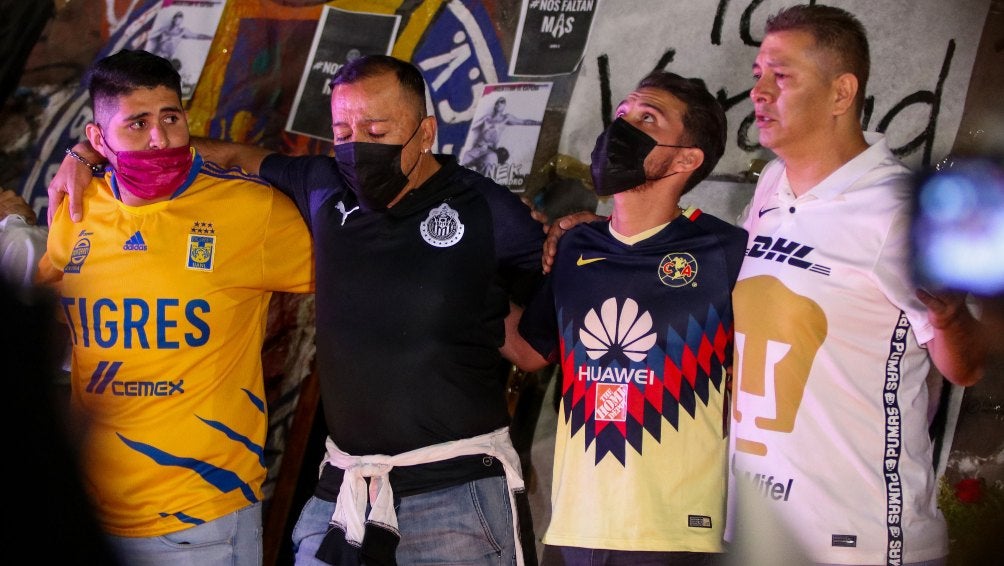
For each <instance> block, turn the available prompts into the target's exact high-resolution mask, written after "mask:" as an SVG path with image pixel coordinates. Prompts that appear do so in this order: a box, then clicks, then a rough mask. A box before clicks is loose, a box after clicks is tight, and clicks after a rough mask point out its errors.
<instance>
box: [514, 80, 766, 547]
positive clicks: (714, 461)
mask: <svg viewBox="0 0 1004 566" xmlns="http://www.w3.org/2000/svg"><path fill="white" fill-rule="evenodd" d="M684 124H686V125H687V126H685V125H684ZM725 136H726V127H725V116H724V113H723V111H722V109H721V108H720V106H719V105H718V103H717V102H716V101H715V99H714V97H713V96H712V95H711V94H709V93H708V92H707V90H706V89H705V88H704V85H703V83H701V82H700V81H695V80H690V79H685V78H683V77H679V76H677V75H674V74H672V73H667V72H663V71H656V72H654V73H652V74H650V75H648V76H647V77H645V78H644V79H643V80H642V81H641V82H640V83H639V85H638V87H637V88H636V90H635V91H633V92H632V93H630V94H629V95H628V96H627V97H626V98H625V100H624V101H623V102H621V104H620V105H619V106H618V109H617V115H616V119H615V120H614V122H613V123H612V124H611V126H610V127H609V128H608V129H607V130H606V131H605V132H604V133H603V134H601V135H600V136H599V138H598V139H597V143H596V148H595V149H594V151H593V155H592V176H593V182H594V186H595V189H596V191H597V194H599V195H600V196H607V195H613V204H614V206H613V215H612V216H611V218H610V219H609V221H605V220H603V221H597V222H592V223H586V224H580V225H578V226H576V227H574V228H572V229H571V230H569V231H568V233H567V234H565V235H564V236H563V237H562V239H561V240H560V241H559V243H558V251H557V255H556V257H555V260H554V263H553V267H552V269H551V274H550V277H549V278H548V280H547V283H546V285H545V288H544V289H543V291H542V292H541V293H540V294H539V295H538V296H537V297H536V298H535V299H534V301H533V302H532V303H531V304H530V305H529V306H528V307H527V309H526V311H525V312H524V314H523V318H522V320H521V323H520V327H519V328H520V333H521V334H522V335H523V337H524V338H525V339H526V341H527V342H528V343H529V344H530V345H531V346H532V350H534V351H535V352H536V353H538V354H539V356H540V357H541V358H546V359H548V360H550V361H555V362H557V363H558V364H560V367H561V370H562V371H561V373H562V381H561V385H560V388H561V404H560V408H559V415H558V430H557V434H556V441H555V457H554V476H553V477H554V485H553V487H552V511H551V522H550V525H549V526H548V528H547V532H546V534H545V535H544V543H545V550H544V556H543V561H544V563H545V564H576V563H579V564H581V563H584V562H582V561H583V560H587V557H592V558H594V559H595V558H597V557H607V558H608V559H609V560H619V561H621V562H623V561H624V560H628V561H631V563H641V562H644V561H651V562H645V563H653V564H708V563H711V562H712V561H714V560H715V559H716V558H718V557H719V556H720V554H719V553H721V552H722V549H723V547H722V529H723V527H724V512H725V457H726V448H727V444H726V436H727V432H726V430H725V427H724V421H723V415H724V407H725V403H726V398H727V395H726V390H727V378H726V373H727V371H726V370H727V368H728V367H729V365H730V364H731V349H732V306H731V291H732V286H733V284H734V282H735V280H736V277H737V276H738V273H739V266H740V263H741V261H742V256H743V250H744V246H745V240H746V232H745V231H744V230H742V229H741V228H738V227H736V226H734V225H732V224H729V223H728V222H725V221H722V220H719V219H717V218H715V217H713V216H711V215H707V214H703V213H702V212H701V211H700V210H697V209H693V208H692V209H689V210H686V211H684V210H682V209H681V208H680V207H679V200H680V196H681V195H683V194H684V193H685V192H687V191H688V190H690V189H691V188H692V187H694V186H695V185H696V184H697V183H698V182H700V181H701V180H703V179H704V178H705V177H706V176H707V174H708V173H709V172H710V171H711V170H712V169H713V168H714V166H715V164H716V163H717V161H718V158H719V157H720V156H721V155H722V152H723V151H724V144H725ZM530 358H532V356H530ZM538 362H539V360H538ZM529 367H530V368H531V369H532V368H533V367H535V366H533V365H532V364H531V365H529ZM586 510H588V511H586ZM640 561H641V562H640ZM598 563H607V562H605V561H602V560H601V562H598ZM624 563H627V562H624Z"/></svg>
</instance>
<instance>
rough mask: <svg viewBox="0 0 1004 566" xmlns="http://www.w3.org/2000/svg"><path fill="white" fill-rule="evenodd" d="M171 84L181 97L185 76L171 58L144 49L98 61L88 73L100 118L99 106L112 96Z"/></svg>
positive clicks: (95, 111) (89, 83) (127, 50)
mask: <svg viewBox="0 0 1004 566" xmlns="http://www.w3.org/2000/svg"><path fill="white" fill-rule="evenodd" d="M160 86H163V87H167V88H169V89H171V90H173V91H174V92H176V93H177V94H178V100H181V76H180V75H179V74H178V70H177V69H175V68H174V65H172V64H171V62H170V61H168V60H167V59H165V58H163V57H160V56H158V55H154V54H153V53H150V52H149V51H143V50H140V49H135V50H133V49H123V50H121V51H119V52H118V53H115V54H113V55H109V56H107V57H105V58H103V59H100V60H99V61H98V62H97V63H95V64H94V65H93V66H92V67H91V70H90V71H89V72H88V79H87V90H88V92H90V95H91V104H92V105H93V107H94V113H95V120H97V113H98V107H99V106H102V105H104V104H105V103H106V101H108V100H109V99H118V97H120V96H123V95H126V94H129V93H131V92H133V91H135V90H138V89H141V88H151V89H152V88H157V87H160Z"/></svg>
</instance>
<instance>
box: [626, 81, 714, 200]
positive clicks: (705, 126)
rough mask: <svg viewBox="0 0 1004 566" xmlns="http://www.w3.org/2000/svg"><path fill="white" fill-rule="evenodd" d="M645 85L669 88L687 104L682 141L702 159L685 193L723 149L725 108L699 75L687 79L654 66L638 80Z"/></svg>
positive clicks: (712, 165) (669, 90)
mask: <svg viewBox="0 0 1004 566" xmlns="http://www.w3.org/2000/svg"><path fill="white" fill-rule="evenodd" d="M644 87H648V88H657V89H659V90H663V91H665V92H668V93H669V94H672V95H673V96H675V97H676V98H679V99H680V102H683V103H684V104H686V105H687V110H686V112H684V114H683V129H684V138H685V139H683V140H681V143H683V144H686V145H692V146H694V147H697V148H698V149H700V150H701V151H702V152H704V162H703V163H701V166H700V167H698V168H697V169H695V170H694V172H693V173H691V174H690V178H689V179H687V183H686V184H685V185H684V186H683V194H686V193H687V192H688V191H690V189H692V188H694V187H695V186H697V184H698V183H700V182H701V181H703V180H704V179H706V178H707V176H708V175H710V174H711V172H712V171H713V170H714V169H715V166H716V165H718V160H719V159H721V157H722V155H723V154H724V153H725V140H726V138H727V137H728V131H727V128H728V126H727V121H726V119H725V111H724V110H722V106H721V104H719V103H718V100H716V99H715V97H714V96H713V95H712V94H711V93H710V92H708V88H707V87H706V86H705V84H704V81H703V80H701V79H688V78H685V77H681V76H680V75H677V74H676V73H670V72H668V71H662V70H655V71H652V72H651V73H649V74H648V75H646V76H645V78H643V79H642V80H641V81H639V82H638V87H637V88H644Z"/></svg>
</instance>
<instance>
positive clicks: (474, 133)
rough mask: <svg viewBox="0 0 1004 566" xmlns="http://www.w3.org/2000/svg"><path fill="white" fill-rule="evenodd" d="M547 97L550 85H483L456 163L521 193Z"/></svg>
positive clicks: (531, 162) (545, 108) (531, 165)
mask: <svg viewBox="0 0 1004 566" xmlns="http://www.w3.org/2000/svg"><path fill="white" fill-rule="evenodd" d="M550 95H551V83H503V84H489V85H485V87H484V90H483V91H482V93H481V98H480V99H479V100H478V106H477V110H475V113H474V119H473V120H472V121H471V127H470V129H469V130H468V131H467V141H466V142H464V148H463V151H462V152H461V153H460V164H461V165H463V166H464V167H467V168H468V169H473V170H474V171H477V172H479V173H481V174H482V175H484V176H486V177H488V178H490V179H494V180H495V182H496V183H498V184H500V185H505V186H506V187H509V190H511V191H512V192H514V193H521V192H523V191H524V190H525V188H524V186H523V185H524V180H525V178H526V176H527V175H529V174H530V171H531V169H532V167H533V155H534V153H535V152H536V149H537V138H538V137H539V136H540V124H541V122H542V121H543V118H544V111H545V110H547V99H548V97H549V96H550Z"/></svg>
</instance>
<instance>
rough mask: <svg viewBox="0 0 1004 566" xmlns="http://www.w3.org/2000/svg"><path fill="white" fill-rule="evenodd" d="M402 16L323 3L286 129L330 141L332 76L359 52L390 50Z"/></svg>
mask: <svg viewBox="0 0 1004 566" xmlns="http://www.w3.org/2000/svg"><path fill="white" fill-rule="evenodd" d="M400 23H401V16H397V15H386V14H371V13H365V12H350V11H347V10H340V9H338V8H332V7H331V6H325V7H324V10H323V11H322V12H321V18H320V20H319V21H318V22H317V31H316V32H315V33H314V41H313V44H312V45H311V47H310V55H309V56H308V57H307V64H306V65H305V66H304V68H303V76H302V77H301V78H300V86H299V88H297V91H296V98H294V100H293V109H292V111H291V112H290V115H289V120H288V121H287V122H286V130H287V131H289V132H292V133H294V134H302V135H305V136H310V137H314V138H319V139H322V140H327V141H333V138H334V136H333V135H332V133H331V86H330V85H329V84H328V82H329V81H330V80H331V77H332V76H334V74H335V73H336V72H337V71H338V69H340V68H341V67H342V65H344V64H345V63H348V62H349V61H351V60H353V59H355V58H356V57H359V56H361V55H374V54H381V55H387V54H389V53H390V51H391V48H392V47H393V45H394V38H395V37H397V29H398V26H399V25H400Z"/></svg>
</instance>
